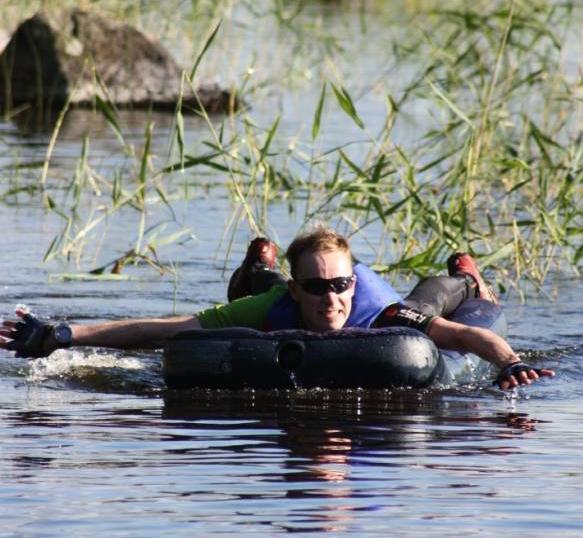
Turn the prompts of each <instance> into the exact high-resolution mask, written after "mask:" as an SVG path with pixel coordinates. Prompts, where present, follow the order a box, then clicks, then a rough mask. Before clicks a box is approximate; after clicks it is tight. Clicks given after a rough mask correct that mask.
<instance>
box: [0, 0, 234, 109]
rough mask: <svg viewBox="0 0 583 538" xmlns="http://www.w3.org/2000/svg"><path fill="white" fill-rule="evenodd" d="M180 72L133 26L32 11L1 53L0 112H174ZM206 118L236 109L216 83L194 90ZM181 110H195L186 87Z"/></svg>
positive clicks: (77, 13)
mask: <svg viewBox="0 0 583 538" xmlns="http://www.w3.org/2000/svg"><path fill="white" fill-rule="evenodd" d="M182 72H183V70H182V69H181V68H180V67H179V66H178V64H177V63H176V62H175V61H174V59H173V58H172V57H171V55H170V54H169V53H168V51H167V50H166V49H165V48H164V47H163V46H162V45H161V44H160V43H157V42H154V41H152V40H150V39H148V38H147V37H146V36H145V35H144V34H143V33H141V32H139V31H138V30H136V29H135V28H133V27H131V26H129V25H127V24H122V23H117V22H113V21H109V20H106V19H104V18H102V17H100V16H98V15H96V14H94V13H91V12H86V11H82V10H78V9H75V10H71V11H61V12H59V13H55V14H53V13H50V14H49V13H47V12H38V13H37V14H36V15H34V16H33V17H32V18H30V19H28V20H26V21H24V22H23V23H22V24H21V25H20V26H19V27H18V28H17V30H16V31H15V32H14V34H13V36H12V38H11V39H10V41H9V42H8V44H7V45H6V47H5V48H4V50H3V51H2V53H1V54H0V107H1V108H2V109H10V108H13V107H17V106H21V105H31V106H36V107H49V108H58V107H61V106H62V105H63V104H64V103H65V102H66V101H67V100H68V99H70V104H71V106H78V107H89V106H93V104H94V102H95V96H96V95H99V96H100V97H101V98H102V99H104V100H106V99H107V100H110V101H111V102H113V103H115V104H116V105H117V106H119V107H131V108H154V109H169V110H173V109H174V108H175V106H176V102H177V101H178V99H179V95H180V88H181V80H182ZM197 94H198V97H199V99H200V102H201V104H202V105H203V106H204V108H205V109H206V110H207V111H208V112H225V111H228V110H230V109H231V108H237V103H236V101H235V99H233V98H232V96H231V95H230V93H229V92H228V91H226V90H223V89H221V88H219V87H218V86H216V85H207V86H201V87H200V88H198V89H197ZM183 104H184V110H185V111H186V110H188V109H199V108H200V107H199V105H198V101H197V99H196V98H195V96H194V94H193V92H192V90H191V88H190V85H189V84H185V85H184V86H183Z"/></svg>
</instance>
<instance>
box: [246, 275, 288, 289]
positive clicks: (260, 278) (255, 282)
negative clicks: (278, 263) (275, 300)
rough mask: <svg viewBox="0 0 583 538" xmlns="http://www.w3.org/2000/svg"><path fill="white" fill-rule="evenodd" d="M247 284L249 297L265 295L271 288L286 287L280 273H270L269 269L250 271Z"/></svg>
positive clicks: (285, 281)
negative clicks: (248, 283) (248, 285)
mask: <svg viewBox="0 0 583 538" xmlns="http://www.w3.org/2000/svg"><path fill="white" fill-rule="evenodd" d="M249 282H250V290H249V291H250V292H251V295H259V294H260V293H265V292H266V291H269V290H270V289H271V288H273V286H281V285H283V286H286V285H287V280H286V279H285V278H284V277H283V275H282V274H281V273H278V272H277V271H270V270H269V269H262V270H258V271H250V274H249Z"/></svg>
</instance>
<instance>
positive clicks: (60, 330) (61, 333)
mask: <svg viewBox="0 0 583 538" xmlns="http://www.w3.org/2000/svg"><path fill="white" fill-rule="evenodd" d="M53 338H54V339H55V340H56V342H57V344H59V347H63V348H67V347H71V345H72V344H73V331H72V330H71V327H70V325H69V324H68V323H64V322H62V323H59V324H58V325H55V326H54V327H53Z"/></svg>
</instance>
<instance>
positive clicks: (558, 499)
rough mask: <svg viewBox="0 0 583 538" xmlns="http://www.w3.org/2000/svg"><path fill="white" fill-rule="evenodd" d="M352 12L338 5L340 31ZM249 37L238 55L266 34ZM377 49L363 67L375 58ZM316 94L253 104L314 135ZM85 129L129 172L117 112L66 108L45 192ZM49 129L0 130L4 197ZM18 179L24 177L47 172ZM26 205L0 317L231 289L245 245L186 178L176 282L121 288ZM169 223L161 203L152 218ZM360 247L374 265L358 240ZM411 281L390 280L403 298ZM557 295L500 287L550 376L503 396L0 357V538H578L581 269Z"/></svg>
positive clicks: (219, 192) (75, 353) (97, 314)
mask: <svg viewBox="0 0 583 538" xmlns="http://www.w3.org/2000/svg"><path fill="white" fill-rule="evenodd" d="M343 20H344V19H342V20H340V19H338V20H337V19H335V18H334V17H333V16H332V15H330V16H329V18H328V19H326V21H327V22H328V23H330V24H338V25H339V29H345V27H344V26H341V23H342V24H344V23H343V22H342V21H343ZM357 22H358V19H357V18H356V15H355V19H354V20H353V21H352V23H351V24H354V25H357ZM233 26H236V25H233ZM241 35H243V36H245V35H246V34H245V33H244V32H243V33H242V34H241ZM241 35H239V36H238V38H237V39H238V40H239V41H243V43H245V44H246V45H245V47H248V48H249V49H250V50H252V49H253V48H254V47H258V46H259V45H258V43H257V42H248V41H245V40H244V39H243V37H241ZM276 37H281V36H276ZM225 39H227V38H225ZM278 43H279V42H278ZM363 43H364V44H363ZM359 46H366V47H369V48H368V49H367V50H370V48H371V47H372V46H373V45H372V44H371V43H370V42H369V41H368V40H364V39H363V40H362V43H359ZM280 47H281V48H282V49H283V50H284V51H285V44H280ZM245 50H246V49H245ZM241 56H242V60H241V62H244V61H245V58H246V56H245V54H243V53H242V54H241ZM373 56H374V55H372V54H370V55H367V56H366V58H368V60H367V61H362V62H361V63H360V64H359V66H358V70H357V72H356V74H355V75H354V80H361V79H366V78H367V77H368V78H370V77H372V74H374V73H377V74H378V73H379V72H380V70H381V68H380V67H379V64H378V63H375V61H374V60H373V59H372V58H373ZM319 87H320V85H319V83H318V84H313V85H310V84H308V85H304V86H301V88H300V89H298V90H297V91H293V90H292V89H286V90H280V93H279V94H278V95H277V96H275V97H274V96H271V97H270V98H269V99H266V101H265V102H258V103H256V104H254V108H253V115H254V117H255V118H258V121H260V122H261V123H262V124H265V125H269V124H271V123H272V122H273V120H274V114H273V108H272V107H273V104H274V102H277V103H278V107H281V109H280V110H281V112H282V129H283V132H284V133H287V134H288V135H289V137H290V139H291V138H293V137H294V136H296V134H297V133H298V129H300V127H301V125H303V126H304V128H305V130H306V133H307V132H309V129H310V128H311V123H310V122H311V118H312V114H313V109H314V107H315V103H316V102H317V96H318V92H319ZM302 102H307V103H309V105H308V108H307V110H306V109H304V108H303V104H302ZM358 106H359V112H360V113H361V115H362V117H363V118H364V119H365V123H367V125H368V124H370V123H372V124H374V122H375V121H377V120H378V114H379V110H381V108H382V106H383V104H382V97H379V96H378V95H375V94H374V92H372V93H371V94H368V95H365V96H364V97H362V99H361V100H360V101H359V102H358ZM298 110H300V111H302V114H298V113H297V111H298ZM420 113H421V112H420ZM155 119H156V124H157V128H156V129H157V130H156V131H155V136H154V147H155V150H156V153H157V154H159V155H164V151H165V148H166V147H167V143H168V138H169V131H170V129H171V128H172V120H171V118H168V117H167V116H163V115H160V116H156V117H155ZM145 123H146V118H145V116H144V115H142V114H130V113H127V114H122V124H123V129H124V132H125V133H126V135H127V136H128V137H129V138H130V139H132V137H134V138H135V140H136V141H138V140H139V139H140V136H141V133H142V132H143V130H144V128H145ZM413 123H414V122H413ZM187 128H188V131H187V134H188V141H189V143H194V142H193V141H194V140H196V139H197V137H200V136H203V135H202V133H203V132H204V133H205V134H204V136H205V137H206V136H207V135H208V132H207V130H206V127H205V126H204V124H203V123H202V122H200V121H199V120H196V119H192V118H190V119H188V120H187ZM86 132H89V133H90V134H91V163H92V165H93V166H94V167H95V168H96V169H97V170H99V171H100V173H103V174H107V173H108V171H109V172H111V171H114V170H117V169H120V168H121V167H123V166H124V162H125V160H124V159H125V157H124V156H123V155H122V154H120V150H119V145H118V144H117V142H116V140H115V137H114V135H113V134H112V132H111V131H110V130H109V129H108V128H107V125H105V124H104V123H103V122H101V124H100V123H99V119H98V118H96V117H95V116H92V115H91V114H90V113H86V112H74V113H72V114H71V115H70V116H69V117H68V118H67V121H66V123H65V126H64V128H63V132H62V136H61V137H60V139H59V141H58V143H57V145H56V147H55V152H54V158H53V161H52V165H51V169H50V174H49V183H50V184H53V185H54V184H57V183H58V182H59V181H64V180H66V179H67V178H69V177H70V176H71V175H72V174H73V171H74V170H75V167H76V166H77V163H78V159H79V155H80V151H81V140H80V139H81V137H82V135H83V134H84V133H86ZM326 132H327V133H328V134H327V135H326V136H327V137H328V138H327V139H326V141H325V142H324V143H325V144H330V145H334V144H341V143H344V142H345V141H346V140H347V139H348V140H353V139H355V135H354V131H353V129H352V127H351V126H350V123H349V122H347V121H346V118H345V117H344V116H343V115H342V114H341V113H340V112H330V114H329V116H328V118H327V128H326ZM415 133H416V131H415V129H414V125H413V126H411V127H410V128H407V126H403V127H402V129H401V130H400V134H399V136H400V137H401V138H402V140H403V141H404V142H406V141H407V140H413V139H415ZM304 137H305V138H306V139H307V138H309V135H308V134H305V135H304ZM47 140H48V135H47V133H44V132H42V131H41V132H38V131H36V132H30V133H29V132H24V131H23V130H22V126H20V125H18V124H16V123H12V122H4V123H0V168H2V169H3V170H4V173H3V177H2V178H0V187H1V188H2V191H4V190H5V188H7V186H6V182H7V177H8V176H10V175H11V174H13V173H14V170H13V168H12V167H13V166H14V164H15V163H17V162H36V161H42V160H43V159H44V157H45V154H46V149H47ZM111 173H112V172H111ZM20 174H21V180H22V181H26V179H27V178H31V177H32V178H34V177H38V176H39V174H40V172H39V170H38V168H35V169H31V170H28V169H23V170H22V171H21V172H20ZM20 202H21V203H19V204H16V203H14V200H8V202H7V203H4V204H2V205H1V206H0V229H2V231H3V232H2V245H3V254H4V255H3V256H2V257H0V292H1V303H0V304H1V305H2V309H1V312H0V315H1V316H4V317H10V316H11V315H12V312H13V309H14V306H15V305H16V304H17V303H26V304H27V305H29V306H30V307H31V308H32V309H33V310H34V311H35V312H37V313H38V314H39V315H41V316H45V317H48V318H50V319H55V320H56V319H62V318H68V319H72V320H75V321H80V322H92V321H98V320H103V319H119V318H124V317H128V316H132V317H136V316H139V317H148V316H158V315H170V314H172V313H174V312H177V313H188V312H195V311H198V310H200V309H202V308H205V307H207V306H209V305H210V304H214V303H216V302H221V301H224V300H225V297H226V283H227V279H228V276H229V270H231V269H232V268H233V267H234V266H235V265H236V264H237V261H238V259H239V258H240V256H241V255H242V253H243V252H244V250H245V247H246V242H247V240H248V239H249V238H250V237H252V234H251V232H248V231H247V229H246V228H245V227H241V228H240V229H239V230H238V231H237V232H235V234H234V237H235V242H234V245H233V253H232V254H231V255H230V256H229V257H227V256H226V251H227V248H228V247H227V241H225V240H222V236H223V230H224V229H225V226H226V224H227V223H228V222H229V218H230V216H231V215H232V212H233V202H232V200H231V198H230V196H229V194H228V192H227V191H226V190H225V189H224V188H221V187H216V188H213V189H210V190H206V189H202V188H200V189H196V188H194V195H193V196H192V198H191V199H190V200H189V201H188V202H176V203H175V204H174V206H173V207H174V209H175V212H176V215H177V217H176V221H177V222H179V223H180V225H184V226H188V227H190V228H191V229H192V230H193V234H194V239H193V240H192V241H190V242H188V243H186V244H184V245H178V244H173V245H169V246H167V247H165V248H164V249H161V252H160V255H161V258H162V259H163V261H167V262H169V261H172V262H173V263H175V264H176V266H177V267H178V269H179V270H178V276H177V277H173V276H168V275H166V276H162V277H160V276H158V275H157V273H155V272H154V271H152V270H151V269H148V268H146V267H138V268H132V269H130V270H128V274H129V275H131V276H132V279H130V280H119V281H82V280H72V281H71V280H66V279H63V278H62V277H61V275H62V274H63V273H72V272H75V271H77V270H79V268H78V267H77V266H76V265H75V264H74V263H73V262H69V263H67V262H65V261H62V260H61V261H59V260H52V261H50V262H49V263H42V259H43V256H44V253H45V252H46V250H47V248H48V246H49V244H50V241H51V240H52V238H53V237H54V236H55V235H56V234H57V233H58V232H59V231H60V230H61V229H62V226H63V221H62V219H60V218H59V217H58V216H57V215H55V214H54V213H47V212H45V211H44V210H43V209H42V207H41V204H40V201H39V199H37V198H33V199H32V200H30V199H28V200H27V199H26V198H25V199H23V198H22V197H21V199H20ZM269 211H270V213H269V218H270V229H271V230H272V231H273V233H274V235H275V236H276V238H277V239H278V241H279V242H280V243H281V244H285V243H286V242H288V241H289V240H290V239H291V237H292V236H293V235H294V233H295V231H296V229H297V227H298V225H299V223H300V222H301V219H300V217H299V216H298V213H289V212H288V206H287V204H285V203H275V204H273V206H272V207H271V208H270V210H269ZM165 215H166V213H165V209H164V208H163V207H160V208H159V209H154V210H152V211H151V213H150V214H149V218H150V219H151V222H157V221H158V220H159V219H164V218H167V217H166V216H165ZM157 219H158V220H157ZM138 220H139V218H138V216H136V214H135V213H133V212H131V211H128V212H126V213H122V214H120V216H117V217H116V218H115V219H113V218H112V219H111V221H110V222H108V226H107V229H106V230H105V231H104V232H103V233H107V235H106V236H103V237H105V239H103V241H102V243H101V244H99V241H100V238H99V237H97V238H96V239H94V244H93V243H92V244H91V245H90V246H89V247H88V248H87V249H86V256H85V257H84V258H83V260H82V262H81V264H80V269H82V270H87V269H88V268H92V267H95V266H97V265H100V264H103V263H106V262H107V261H109V260H111V259H113V258H115V257H116V256H119V254H120V253H121V252H124V251H125V250H127V249H128V248H130V247H131V245H132V244H133V243H132V242H133V240H134V239H133V238H134V236H135V234H134V230H135V228H136V222H137V221H138ZM175 224H176V223H175V222H174V223H173V224H172V225H175ZM98 246H99V248H98ZM356 248H357V250H359V251H362V253H363V256H364V257H365V259H366V252H367V251H366V249H365V246H364V245H361V244H357V245H356ZM225 260H226V261H225ZM225 269H226V271H225ZM411 285H412V284H411V282H410V281H405V280H402V281H401V280H399V281H398V282H397V286H398V287H399V289H400V291H405V290H406V289H408V288H409V287H411ZM545 292H546V294H547V295H544V294H541V293H536V292H534V291H530V292H529V293H528V295H527V300H526V302H521V301H520V300H519V298H518V297H517V295H516V294H510V295H508V296H506V297H504V298H503V299H504V300H505V306H506V314H507V318H508V321H509V340H510V342H511V343H512V345H513V346H514V347H515V348H517V349H519V350H521V351H522V352H523V353H524V354H525V356H526V357H527V358H528V359H529V360H531V361H533V362H534V363H535V364H536V365H537V366H543V365H544V366H546V367H551V368H555V369H556V371H557V377H556V378H555V379H553V380H544V381H543V382H541V383H537V384H535V385H533V386H531V387H529V388H526V389H521V390H520V391H519V392H518V394H517V395H515V396H516V397H514V398H511V399H509V398H506V397H505V396H504V395H503V394H502V393H501V392H500V391H498V390H496V389H494V388H493V387H492V385H491V382H490V380H487V379H485V380H476V382H475V383H472V384H469V385H465V386H460V387H437V388H434V389H431V390H423V391H419V390H391V391H378V392H376V391H375V392H370V391H369V392H367V391H351V392H346V391H338V392H332V391H290V392H279V393H273V392H261V391H257V392H252V391H248V392H241V393H232V392H228V391H202V390H201V391H192V392H191V391H186V392H173V391H168V390H166V389H165V387H164V384H163V382H162V380H161V375H160V373H161V358H160V355H159V354H157V353H141V352H135V353H122V352H111V351H107V350H99V349H96V350H93V349H90V350H67V351H59V352H57V353H55V354H54V355H53V357H51V358H50V359H40V360H36V361H32V362H27V361H24V360H20V359H14V358H12V357H11V356H10V355H9V354H8V353H3V352H0V456H1V460H2V467H1V470H0V536H2V537H19V538H20V537H28V536H35V537H36V536H43V537H44V536H47V537H48V536H62V535H65V536H96V535H97V536H111V537H117V536H144V537H145V536H158V535H160V534H163V535H166V536H191V535H201V536H207V535H221V534H224V535H230V534H235V533H237V534H239V535H245V536H247V535H249V536H251V535H254V536H258V535H261V536H276V535H282V534H284V533H298V534H299V535H317V534H325V533H327V534H329V535H331V536H336V535H347V534H351V535H354V536H376V535H384V536H386V535H389V534H397V535H404V536H420V535H423V536H459V535H460V534H462V533H463V534H465V535H467V536H493V535H500V534H502V533H503V534H504V535H506V536H519V535H520V536H548V535H551V534H552V535H555V534H559V533H560V534H561V535H564V536H581V534H582V533H583V515H582V514H583V501H582V497H583V495H582V494H583V487H582V485H581V484H582V477H583V428H582V427H581V424H582V423H583V390H582V389H581V386H582V385H581V384H582V383H583V375H582V374H581V368H582V367H583V345H582V332H583V331H582V329H581V327H582V321H583V317H582V315H581V312H582V310H583V283H582V282H581V279H580V277H576V276H574V275H572V274H564V275H551V276H550V277H549V279H548V281H547V284H546V285H545Z"/></svg>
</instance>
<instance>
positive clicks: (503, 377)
mask: <svg viewBox="0 0 583 538" xmlns="http://www.w3.org/2000/svg"><path fill="white" fill-rule="evenodd" d="M531 370H534V371H535V372H536V373H537V374H538V375H539V376H540V375H541V370H540V368H533V367H532V366H529V365H528V364H526V363H524V362H522V361H518V362H513V363H512V364H509V365H508V366H505V367H504V368H502V370H500V373H499V374H498V376H497V377H496V379H495V380H494V382H493V383H492V384H493V385H498V387H500V384H501V383H502V381H507V380H508V379H509V378H510V377H511V376H515V377H516V376H517V375H518V374H520V373H521V372H527V373H528V372H530V371H531ZM500 388H501V387H500Z"/></svg>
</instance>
